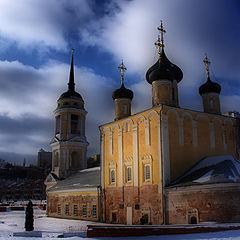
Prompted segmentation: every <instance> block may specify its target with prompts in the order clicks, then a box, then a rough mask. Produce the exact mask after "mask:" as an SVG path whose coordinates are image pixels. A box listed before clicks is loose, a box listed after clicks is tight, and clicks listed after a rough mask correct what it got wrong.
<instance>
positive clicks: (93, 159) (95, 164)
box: [87, 154, 100, 168]
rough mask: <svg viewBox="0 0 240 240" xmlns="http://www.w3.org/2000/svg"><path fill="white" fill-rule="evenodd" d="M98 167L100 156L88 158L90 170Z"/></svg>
mask: <svg viewBox="0 0 240 240" xmlns="http://www.w3.org/2000/svg"><path fill="white" fill-rule="evenodd" d="M98 166H100V154H96V155H93V156H91V157H89V158H88V160H87V167H88V168H92V167H98Z"/></svg>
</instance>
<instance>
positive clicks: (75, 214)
mask: <svg viewBox="0 0 240 240" xmlns="http://www.w3.org/2000/svg"><path fill="white" fill-rule="evenodd" d="M73 215H74V216H77V215H78V214H77V205H73Z"/></svg>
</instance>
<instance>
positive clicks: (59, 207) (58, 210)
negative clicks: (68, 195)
mask: <svg viewBox="0 0 240 240" xmlns="http://www.w3.org/2000/svg"><path fill="white" fill-rule="evenodd" d="M57 214H58V215H61V204H58V205H57Z"/></svg>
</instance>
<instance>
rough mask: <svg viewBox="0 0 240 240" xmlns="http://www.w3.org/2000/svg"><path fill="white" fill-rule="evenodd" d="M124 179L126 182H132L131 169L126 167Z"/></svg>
mask: <svg viewBox="0 0 240 240" xmlns="http://www.w3.org/2000/svg"><path fill="white" fill-rule="evenodd" d="M126 179H127V182H130V181H132V168H131V167H127V169H126Z"/></svg>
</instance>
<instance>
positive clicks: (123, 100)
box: [112, 60, 133, 120]
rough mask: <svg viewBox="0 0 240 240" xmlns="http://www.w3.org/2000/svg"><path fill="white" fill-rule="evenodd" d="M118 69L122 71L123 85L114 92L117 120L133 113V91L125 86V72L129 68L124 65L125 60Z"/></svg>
mask: <svg viewBox="0 0 240 240" xmlns="http://www.w3.org/2000/svg"><path fill="white" fill-rule="evenodd" d="M118 69H119V70H120V71H121V87H120V88H118V89H116V90H115V91H114V92H113V93H112V98H113V100H114V102H115V120H119V119H121V118H124V117H128V116H130V115H131V102H132V99H133V91H131V90H130V89H127V88H125V86H124V72H125V71H126V70H127V68H126V67H125V66H124V64H123V60H122V63H121V65H120V66H119V67H118Z"/></svg>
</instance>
